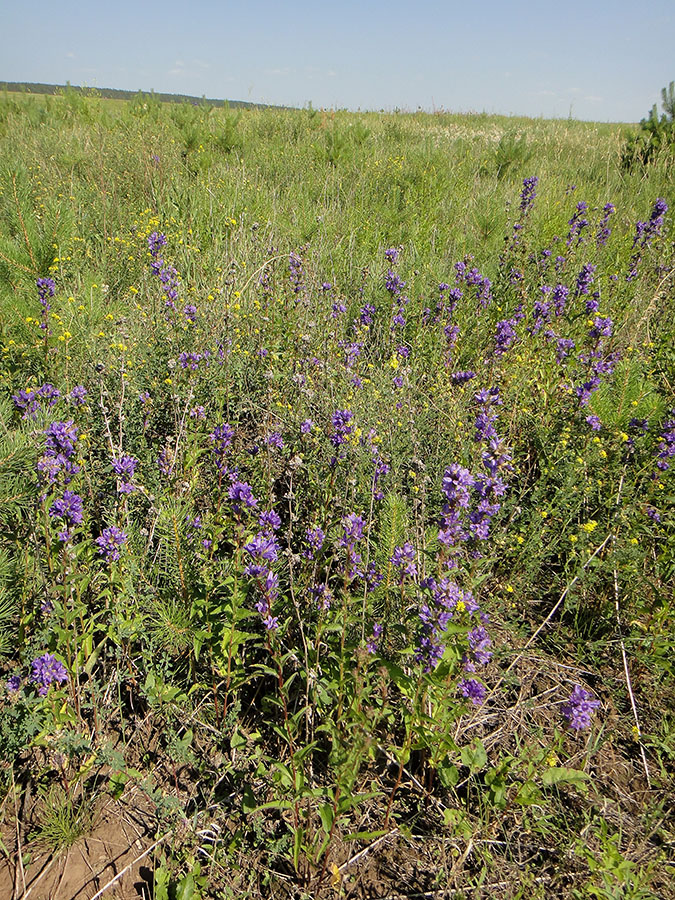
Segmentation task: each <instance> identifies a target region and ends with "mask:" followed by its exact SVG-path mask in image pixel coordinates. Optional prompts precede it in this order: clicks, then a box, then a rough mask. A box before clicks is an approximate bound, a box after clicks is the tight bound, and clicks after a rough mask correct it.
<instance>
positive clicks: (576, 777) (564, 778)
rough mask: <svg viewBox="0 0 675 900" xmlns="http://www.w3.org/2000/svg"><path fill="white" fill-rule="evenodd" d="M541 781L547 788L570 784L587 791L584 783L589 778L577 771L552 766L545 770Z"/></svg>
mask: <svg viewBox="0 0 675 900" xmlns="http://www.w3.org/2000/svg"><path fill="white" fill-rule="evenodd" d="M541 780H542V782H543V783H544V784H545V785H546V786H547V787H550V786H551V785H554V784H572V785H574V787H577V788H579V789H580V790H582V791H585V790H586V789H587V785H586V782H587V781H588V780H589V776H588V775H587V774H586V773H585V772H581V771H580V770H579V769H568V768H566V767H565V766H553V768H551V769H547V770H546V771H545V772H544V774H543V775H542V778H541Z"/></svg>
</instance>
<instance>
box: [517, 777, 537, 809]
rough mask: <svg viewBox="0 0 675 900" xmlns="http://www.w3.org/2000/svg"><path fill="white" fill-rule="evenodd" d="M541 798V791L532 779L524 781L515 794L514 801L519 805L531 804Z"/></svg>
mask: <svg viewBox="0 0 675 900" xmlns="http://www.w3.org/2000/svg"><path fill="white" fill-rule="evenodd" d="M540 800H541V791H540V790H539V788H538V787H537V785H536V784H535V783H534V782H533V781H524V782H523V783H522V784H521V786H520V787H519V788H518V793H517V794H516V796H515V801H516V803H520V805H521V806H532V804H534V803H539V801H540Z"/></svg>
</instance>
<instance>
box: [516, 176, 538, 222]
mask: <svg viewBox="0 0 675 900" xmlns="http://www.w3.org/2000/svg"><path fill="white" fill-rule="evenodd" d="M538 184H539V179H538V178H537V176H536V175H533V176H532V178H525V179H524V180H523V189H522V191H521V192H520V214H521V217H525V216H527V215H529V213H530V212H531V210H532V207H533V206H534V200H535V197H536V196H537V185H538Z"/></svg>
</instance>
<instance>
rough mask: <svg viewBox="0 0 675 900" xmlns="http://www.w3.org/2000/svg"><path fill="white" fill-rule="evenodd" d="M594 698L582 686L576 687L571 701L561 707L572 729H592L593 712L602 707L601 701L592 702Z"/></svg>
mask: <svg viewBox="0 0 675 900" xmlns="http://www.w3.org/2000/svg"><path fill="white" fill-rule="evenodd" d="M592 696H593V695H592V694H591V692H590V691H586V690H584V688H582V687H581V685H579V684H577V685H575V686H574V690H573V691H572V693H571V695H570V698H569V700H567V702H566V703H564V704H563V706H562V707H561V711H562V714H563V715H564V716H565V718H566V719H567V721H568V722H569V726H570V728H573V729H575V730H576V731H581V730H582V729H584V728H589V727H590V724H591V715H592V714H593V710H594V709H597V708H598V707H599V706H600V701H599V700H592V699H591V697H592Z"/></svg>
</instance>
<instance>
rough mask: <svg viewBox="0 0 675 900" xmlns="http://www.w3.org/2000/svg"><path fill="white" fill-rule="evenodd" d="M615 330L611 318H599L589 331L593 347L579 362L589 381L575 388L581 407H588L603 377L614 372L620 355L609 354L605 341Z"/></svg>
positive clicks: (581, 356) (582, 354) (583, 354)
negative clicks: (583, 366)
mask: <svg viewBox="0 0 675 900" xmlns="http://www.w3.org/2000/svg"><path fill="white" fill-rule="evenodd" d="M613 329H614V323H613V322H612V320H611V319H610V318H605V319H603V318H600V317H597V318H596V319H594V320H593V324H592V326H591V327H590V329H589V331H588V339H589V341H590V342H591V347H590V349H589V350H588V351H587V352H584V353H581V354H580V355H579V362H581V363H582V364H583V365H585V366H586V367H587V379H586V381H584V382H583V383H582V384H580V385H578V386H577V387H575V388H574V393H575V394H576V395H577V397H578V399H579V406H587V405H588V401H589V400H590V397H591V394H593V393H594V392H595V391H597V389H598V388H599V387H600V382H601V377H602V376H603V375H611V374H612V372H613V371H614V366H615V363H616V361H617V359H618V358H619V354H618V353H617V352H611V351H610V352H608V351H607V350H606V348H605V344H604V340H603V339H604V338H609V337H611V336H612V332H613Z"/></svg>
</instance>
